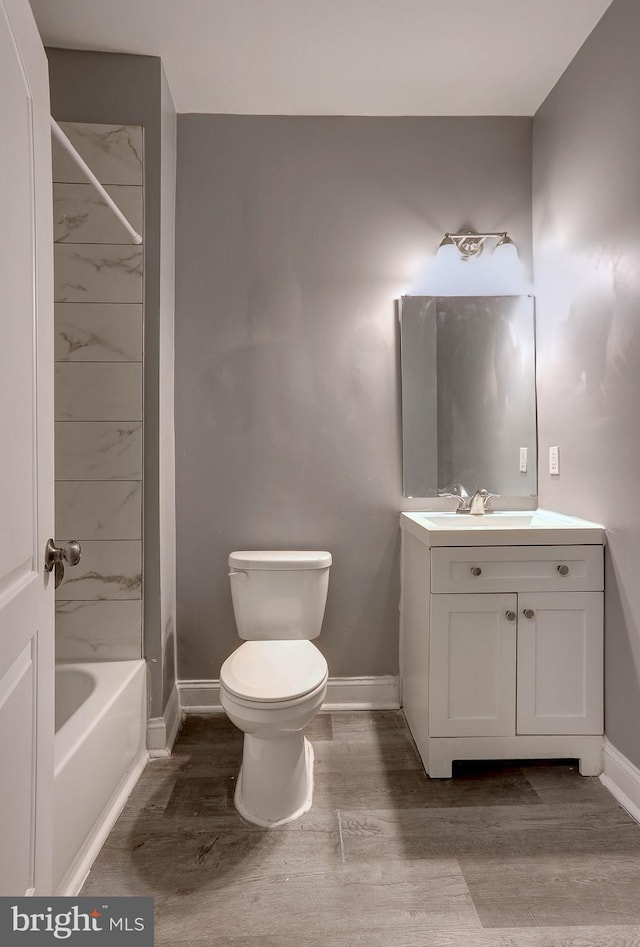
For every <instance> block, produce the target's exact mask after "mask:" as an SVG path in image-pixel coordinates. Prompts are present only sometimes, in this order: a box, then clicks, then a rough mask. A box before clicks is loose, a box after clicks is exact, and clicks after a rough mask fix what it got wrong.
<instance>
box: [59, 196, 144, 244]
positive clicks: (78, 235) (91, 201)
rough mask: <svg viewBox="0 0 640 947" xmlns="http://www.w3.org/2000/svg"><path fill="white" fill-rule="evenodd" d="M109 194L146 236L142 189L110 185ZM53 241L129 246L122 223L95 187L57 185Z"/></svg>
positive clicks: (128, 218) (131, 222)
mask: <svg viewBox="0 0 640 947" xmlns="http://www.w3.org/2000/svg"><path fill="white" fill-rule="evenodd" d="M105 190H106V192H107V193H108V194H109V196H110V197H111V198H113V200H114V201H115V203H116V204H117V206H118V207H119V208H120V210H121V211H122V213H123V214H124V215H125V217H126V218H127V220H128V221H129V223H130V224H132V225H133V226H134V227H135V229H136V230H137V231H138V233H141V232H142V226H143V220H142V216H143V207H142V188H141V187H137V186H136V185H121V184H110V185H107V187H106V188H105ZM53 239H54V241H55V242H56V243H123V244H126V243H129V242H130V239H129V236H128V234H127V231H126V230H125V228H124V226H123V225H122V223H121V222H120V221H119V220H118V218H117V217H116V215H115V214H114V213H113V211H112V210H111V208H110V207H108V206H107V204H106V203H105V202H104V200H103V199H102V197H101V196H100V195H99V194H98V192H97V191H96V189H95V187H94V186H93V184H54V186H53Z"/></svg>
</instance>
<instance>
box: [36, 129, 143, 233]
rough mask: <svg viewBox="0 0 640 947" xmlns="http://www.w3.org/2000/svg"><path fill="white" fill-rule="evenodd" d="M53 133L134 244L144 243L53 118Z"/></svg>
mask: <svg viewBox="0 0 640 947" xmlns="http://www.w3.org/2000/svg"><path fill="white" fill-rule="evenodd" d="M51 132H52V134H53V137H54V138H55V139H56V141H58V142H59V144H60V145H62V147H63V148H64V150H65V151H66V152H67V153H68V154H69V155H71V157H72V158H73V160H74V161H75V163H76V164H77V165H78V167H79V168H80V170H81V171H82V173H83V174H84V175H85V177H86V178H88V179H89V181H91V183H92V184H93V186H94V187H95V189H96V191H97V192H98V194H99V195H100V197H101V198H102V200H103V201H104V202H105V204H106V205H107V207H109V208H110V209H111V210H112V211H113V213H114V214H115V215H116V217H117V218H118V220H119V221H120V223H121V224H122V226H123V227H124V228H125V230H126V231H127V233H128V234H130V236H131V239H132V240H133V242H134V243H142V237H141V236H140V234H139V233H138V231H137V230H136V229H135V228H134V227H132V226H131V224H130V223H129V221H128V220H127V218H126V217H125V216H124V214H123V213H122V211H121V210H120V208H119V207H118V205H117V204H116V203H115V201H114V200H113V198H112V197H111V195H110V194H108V193H107V191H105V189H104V187H103V186H102V184H100V181H99V180H98V179H97V177H96V176H95V174H94V173H93V171H92V170H91V168H90V167H89V165H88V164H87V162H86V161H85V160H84V158H83V157H82V156H81V155H80V154H78V152H77V151H76V149H75V148H74V147H73V145H72V144H71V142H70V141H69V139H68V138H67V136H66V135H65V133H64V132H63V131H62V129H61V128H60V126H59V125H58V123H57V122H56V120H55V118H53V116H52V117H51Z"/></svg>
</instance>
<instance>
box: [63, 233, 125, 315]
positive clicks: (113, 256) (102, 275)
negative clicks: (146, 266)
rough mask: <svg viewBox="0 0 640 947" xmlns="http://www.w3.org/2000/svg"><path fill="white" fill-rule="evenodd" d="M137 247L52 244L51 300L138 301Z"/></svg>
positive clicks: (107, 244) (76, 301)
mask: <svg viewBox="0 0 640 947" xmlns="http://www.w3.org/2000/svg"><path fill="white" fill-rule="evenodd" d="M142 259H143V251H142V247H141V246H135V245H131V246H128V245H125V244H112V243H56V245H55V247H54V300H55V302H57V303H58V302H75V303H112V302H113V303H141V302H142V288H143V284H142Z"/></svg>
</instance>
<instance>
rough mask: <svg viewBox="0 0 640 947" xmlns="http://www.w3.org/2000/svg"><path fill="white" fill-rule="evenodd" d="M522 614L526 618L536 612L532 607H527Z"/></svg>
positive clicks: (531, 616)
mask: <svg viewBox="0 0 640 947" xmlns="http://www.w3.org/2000/svg"><path fill="white" fill-rule="evenodd" d="M522 614H523V615H524V617H525V618H533V617H534V616H535V614H536V613H535V612H534V610H533V609H532V608H525V609H524V611H523V613H522Z"/></svg>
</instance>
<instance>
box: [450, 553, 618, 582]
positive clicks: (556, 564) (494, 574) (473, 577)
mask: <svg viewBox="0 0 640 947" xmlns="http://www.w3.org/2000/svg"><path fill="white" fill-rule="evenodd" d="M603 588H604V568H603V549H602V546H474V547H471V546H468V547H458V546H455V547H449V546H442V547H440V548H434V549H432V550H431V591H432V592H560V591H565V592H587V591H594V592H599V591H601V590H602V589H603Z"/></svg>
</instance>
